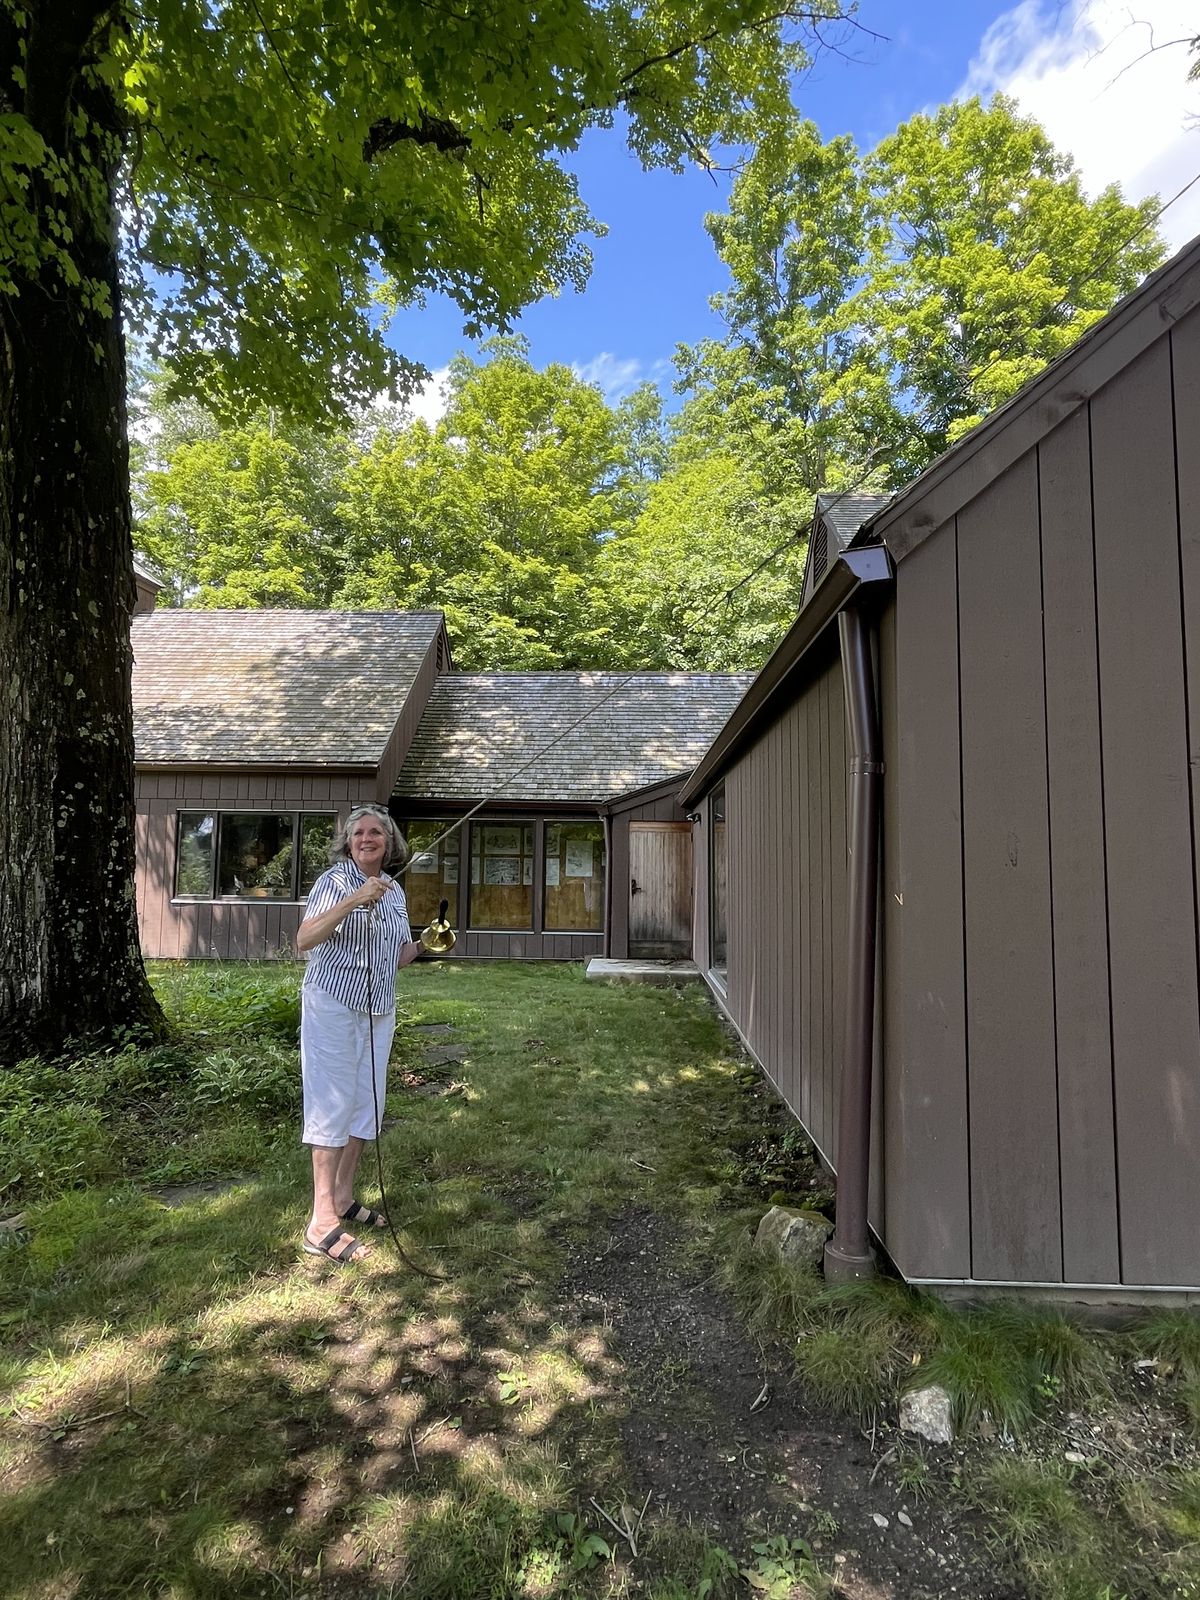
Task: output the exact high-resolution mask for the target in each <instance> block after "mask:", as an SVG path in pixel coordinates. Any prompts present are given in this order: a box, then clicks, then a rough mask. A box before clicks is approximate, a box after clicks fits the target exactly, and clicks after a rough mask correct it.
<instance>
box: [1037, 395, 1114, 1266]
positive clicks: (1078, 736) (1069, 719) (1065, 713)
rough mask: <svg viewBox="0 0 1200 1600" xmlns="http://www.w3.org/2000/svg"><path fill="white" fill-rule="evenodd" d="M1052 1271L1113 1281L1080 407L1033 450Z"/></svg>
mask: <svg viewBox="0 0 1200 1600" xmlns="http://www.w3.org/2000/svg"><path fill="white" fill-rule="evenodd" d="M1038 461H1039V478H1040V486H1041V525H1042V594H1043V603H1044V613H1045V649H1046V751H1047V757H1048V779H1049V794H1050V881H1051V890H1052V896H1053V908H1054V1002H1055V1038H1056V1043H1057V1051H1058V1115H1059V1155H1060V1162H1061V1176H1062V1253H1063V1277H1064V1278H1065V1279H1066V1280H1067V1282H1069V1283H1118V1282H1119V1281H1120V1277H1121V1260H1120V1250H1119V1247H1118V1236H1117V1178H1116V1147H1115V1143H1114V1129H1113V1093H1112V1032H1111V1025H1110V1018H1109V992H1108V938H1107V920H1108V914H1107V906H1106V902H1105V888H1104V792H1103V786H1102V773H1101V760H1100V697H1099V683H1098V679H1097V661H1096V585H1095V562H1094V553H1093V548H1092V484H1091V445H1090V440H1089V435H1088V415H1087V411H1086V410H1081V411H1078V412H1076V413H1075V415H1074V416H1073V417H1071V418H1070V419H1069V420H1068V421H1067V422H1065V423H1063V424H1062V426H1061V427H1059V428H1057V429H1056V430H1055V431H1054V432H1053V433H1052V434H1051V435H1050V436H1049V438H1047V439H1045V440H1043V441H1042V444H1041V446H1040V448H1039V452H1038Z"/></svg>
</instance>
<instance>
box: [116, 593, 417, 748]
mask: <svg viewBox="0 0 1200 1600" xmlns="http://www.w3.org/2000/svg"><path fill="white" fill-rule="evenodd" d="M442 626H443V624H442V615H441V612H438V611H409V612H401V611H203V610H197V611H174V610H158V611H153V612H150V613H148V614H147V615H145V616H141V617H135V618H134V619H133V628H132V635H133V655H134V669H133V718H134V750H135V758H136V760H138V761H139V762H151V763H156V764H165V763H169V764H172V765H176V764H192V763H195V764H199V765H221V766H286V765H295V764H302V765H305V766H319V765H331V766H361V767H377V766H378V765H379V763H380V761H381V759H382V757H383V753H384V749H385V747H386V745H387V742H388V740H389V738H390V737H391V734H392V731H393V729H394V728H395V726H396V721H397V718H398V717H399V716H400V713H401V711H402V710H403V708H404V703H405V700H406V699H407V697H408V695H409V692H410V691H411V689H412V687H413V684H414V682H415V681H416V677H417V674H418V672H419V671H420V668H421V666H422V664H423V663H424V661H425V659H426V657H427V656H428V655H429V652H430V650H431V649H433V648H434V647H435V646H436V642H437V640H438V637H439V635H440V634H441V632H442Z"/></svg>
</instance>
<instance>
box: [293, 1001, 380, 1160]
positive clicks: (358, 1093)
mask: <svg viewBox="0 0 1200 1600" xmlns="http://www.w3.org/2000/svg"><path fill="white" fill-rule="evenodd" d="M368 1023H370V1024H371V1025H373V1031H374V1034H375V1094H376V1096H377V1097H378V1102H379V1115H380V1116H381V1117H382V1116H383V1102H384V1096H385V1094H386V1092H387V1064H388V1054H389V1052H390V1050H391V1048H392V1034H393V1033H394V1032H395V1030H396V1013H395V1012H394V1011H389V1012H387V1013H385V1014H384V1015H382V1016H375V1017H371V1018H368V1016H367V1013H366V1012H365V1011H352V1010H351V1009H350V1007H349V1006H344V1005H343V1004H342V1002H341V1001H340V1000H335V999H334V998H333V996H332V995H330V994H326V993H325V991H324V989H317V988H315V987H314V986H313V985H311V984H309V985H306V986H305V987H304V988H303V989H301V991H300V1071H301V1076H302V1077H303V1080H304V1132H303V1135H302V1138H303V1142H304V1143H305V1144H316V1145H324V1146H325V1147H326V1148H331V1149H340V1148H341V1147H342V1146H343V1145H345V1144H346V1142H347V1140H349V1139H374V1138H377V1137H378V1134H379V1128H378V1126H377V1125H376V1122H375V1100H374V1098H373V1097H372V1094H371V1028H370V1027H368Z"/></svg>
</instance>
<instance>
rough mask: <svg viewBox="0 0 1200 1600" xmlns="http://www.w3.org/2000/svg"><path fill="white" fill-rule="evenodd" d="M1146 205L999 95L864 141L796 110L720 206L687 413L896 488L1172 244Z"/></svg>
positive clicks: (689, 373) (840, 478)
mask: <svg viewBox="0 0 1200 1600" xmlns="http://www.w3.org/2000/svg"><path fill="white" fill-rule="evenodd" d="M1155 211H1156V203H1155V202H1154V201H1153V200H1147V201H1145V202H1143V203H1142V204H1140V205H1137V206H1130V205H1127V204H1126V203H1125V202H1124V201H1123V200H1122V199H1121V196H1120V194H1119V192H1118V191H1117V190H1116V189H1115V188H1114V187H1110V188H1108V189H1105V190H1104V191H1103V193H1102V194H1100V195H1099V196H1098V197H1097V198H1096V199H1094V200H1089V199H1088V198H1087V196H1086V195H1085V194H1084V192H1083V189H1082V185H1081V183H1080V179H1079V175H1078V173H1077V171H1076V170H1075V167H1074V164H1073V163H1072V161H1071V160H1070V158H1069V157H1068V156H1065V155H1063V154H1062V153H1061V152H1059V151H1057V150H1056V149H1055V148H1054V146H1053V145H1052V144H1051V142H1050V141H1049V139H1048V138H1047V137H1046V135H1045V133H1044V132H1043V130H1042V129H1041V128H1040V127H1039V125H1038V124H1037V123H1036V122H1034V121H1032V120H1031V119H1029V118H1025V117H1022V116H1021V115H1020V114H1019V113H1018V111H1017V108H1016V106H1015V105H1014V104H1013V102H1012V101H1010V100H1007V99H1005V98H1004V97H1002V96H998V97H997V98H996V99H995V100H993V101H992V103H991V104H990V105H987V106H984V105H983V104H981V102H980V101H978V100H970V101H967V102H964V103H961V104H955V105H950V106H944V107H942V108H941V109H940V110H938V111H937V112H936V113H934V114H933V115H930V116H925V115H922V116H917V117H914V118H912V119H911V120H910V121H909V122H907V123H905V124H903V125H902V126H901V127H900V128H899V129H897V131H896V132H895V133H894V134H893V135H891V136H890V137H889V138H887V139H885V140H884V141H883V142H882V143H881V144H880V145H879V146H878V147H877V148H876V149H875V150H874V151H873V152H871V153H870V154H869V155H867V156H865V157H864V156H862V155H860V154H858V153H857V152H856V151H855V149H854V147H853V145H852V143H851V142H850V141H849V140H848V139H844V138H843V139H835V140H832V141H831V142H829V143H827V144H822V143H821V141H820V138H819V135H818V133H817V130H816V129H815V128H814V127H813V125H812V124H811V123H807V122H803V121H801V120H800V119H798V118H794V119H793V121H792V123H791V125H790V126H789V127H787V128H776V129H774V130H772V131H771V132H770V133H769V134H768V135H767V136H766V137H765V138H764V139H763V140H762V141H761V142H760V144H759V146H758V148H757V150H756V151H755V153H754V155H753V156H752V158H751V160H750V161H749V163H748V164H747V167H746V169H745V170H744V172H743V173H742V174H741V175H740V176H739V178H738V180H737V182H736V183H735V185H734V189H733V194H732V197H731V203H730V208H729V210H728V212H726V213H723V214H720V215H716V216H713V217H710V218H709V222H708V227H709V232H710V234H711V235H712V238H713V241H714V244H715V245H716V247H717V250H718V253H719V254H720V256H721V259H722V260H723V261H724V263H725V265H726V267H727V268H728V270H729V274H730V284H729V287H728V289H727V290H726V291H725V292H724V293H723V294H721V295H719V296H718V297H717V300H716V306H717V309H718V310H720V312H721V313H722V315H723V316H724V318H725V321H726V324H727V328H728V332H727V334H726V335H725V337H724V338H723V339H722V340H720V341H713V342H710V343H709V344H706V345H702V346H700V347H698V348H697V349H694V350H685V351H683V352H681V355H680V374H681V382H682V384H683V386H684V387H685V388H686V389H687V390H688V391H689V394H690V395H691V397H692V398H691V401H690V404H691V407H692V410H693V415H694V418H695V420H696V423H697V425H698V427H699V428H700V429H701V430H703V427H704V419H705V418H706V417H707V418H708V419H709V421H710V424H711V428H712V429H714V430H715V431H716V432H717V434H718V435H719V436H720V437H721V438H722V439H724V438H726V437H727V436H728V434H729V432H730V430H731V429H734V428H737V429H740V431H741V433H742V435H743V438H744V439H745V440H746V441H747V446H748V448H750V449H752V450H754V451H755V452H757V454H758V455H759V456H760V457H761V458H763V460H764V461H765V462H767V463H768V464H769V462H770V460H771V458H772V457H774V458H775V459H776V460H781V461H782V462H783V463H785V464H790V466H791V471H792V474H793V476H794V477H798V478H799V480H800V481H801V482H802V483H803V484H804V485H805V486H806V487H807V488H809V489H810V490H816V489H818V488H821V487H825V486H829V487H833V488H843V487H848V486H849V485H850V484H851V483H852V484H854V485H855V486H856V487H859V488H864V489H869V488H873V487H883V486H887V487H895V486H897V485H898V484H900V483H903V482H905V481H906V480H907V479H908V478H909V477H911V476H912V475H913V474H914V473H915V472H917V471H919V470H920V469H921V468H922V467H923V466H925V465H926V464H927V463H928V462H929V461H930V460H931V459H932V458H933V457H934V456H936V455H938V454H940V453H941V451H943V450H944V449H945V448H946V447H947V446H948V445H949V444H951V443H952V442H953V441H954V440H955V439H956V438H958V437H960V436H961V434H962V433H964V432H965V431H966V430H967V429H968V428H970V427H971V426H973V424H974V423H975V422H977V421H978V420H979V419H980V417H981V416H983V415H986V413H987V412H988V411H990V410H992V409H993V408H994V407H995V406H997V405H999V404H1000V403H1002V402H1003V401H1004V400H1006V399H1008V398H1009V396H1010V395H1012V394H1014V393H1015V392H1016V390H1017V389H1019V388H1020V387H1021V386H1022V384H1024V383H1025V382H1026V381H1027V380H1028V379H1029V378H1030V377H1032V376H1033V375H1034V374H1035V373H1036V372H1037V371H1039V370H1040V369H1041V368H1042V367H1043V366H1044V365H1045V364H1046V363H1047V362H1048V361H1051V360H1053V359H1054V357H1055V356H1057V355H1059V354H1061V352H1062V351H1064V350H1065V349H1067V348H1068V347H1069V346H1070V345H1071V344H1073V343H1074V342H1075V340H1076V339H1078V338H1079V336H1080V335H1081V334H1082V333H1084V332H1085V331H1086V330H1087V329H1088V328H1089V327H1090V326H1091V325H1092V324H1093V323H1094V322H1096V321H1097V320H1099V318H1100V317H1102V316H1103V315H1104V314H1105V312H1106V311H1107V310H1109V309H1110V307H1111V306H1112V305H1113V304H1114V303H1115V301H1116V300H1118V299H1119V298H1120V297H1121V296H1122V295H1124V294H1126V293H1128V292H1129V291H1130V290H1131V289H1133V288H1134V287H1136V285H1137V284H1138V283H1139V282H1140V281H1141V279H1142V278H1143V277H1144V275H1145V274H1146V272H1148V271H1149V270H1150V269H1151V268H1152V267H1154V266H1156V265H1157V264H1158V263H1159V262H1160V261H1161V260H1162V259H1163V256H1164V254H1165V249H1164V245H1163V242H1162V239H1161V236H1160V235H1159V234H1158V232H1157V231H1156V230H1155V229H1154V227H1153V226H1152V222H1153V216H1154V213H1155ZM767 476H768V479H771V478H772V477H774V478H775V479H776V480H777V479H778V476H779V474H778V471H777V470H776V471H775V472H771V471H770V470H768V472H767Z"/></svg>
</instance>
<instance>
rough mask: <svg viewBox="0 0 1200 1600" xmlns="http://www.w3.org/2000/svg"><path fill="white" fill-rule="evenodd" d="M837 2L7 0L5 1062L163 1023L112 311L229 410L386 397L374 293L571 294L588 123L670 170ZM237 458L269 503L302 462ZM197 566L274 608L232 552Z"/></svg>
mask: <svg viewBox="0 0 1200 1600" xmlns="http://www.w3.org/2000/svg"><path fill="white" fill-rule="evenodd" d="M835 4H836V0H807V3H806V4H804V5H803V6H802V7H799V8H796V9H793V8H792V7H791V6H790V5H787V4H785V5H784V6H782V7H781V6H779V5H778V4H776V3H771V0H654V3H652V4H649V5H643V4H630V3H628V0H548V3H547V4H545V5H541V6H539V7H538V8H537V9H536V11H532V10H530V9H529V8H528V7H523V6H520V5H517V4H516V3H515V0H495V3H494V4H491V5H489V6H488V7H485V8H478V7H474V6H467V5H460V4H457V3H455V0H422V3H420V4H408V3H397V0H287V3H286V4H284V3H283V0H139V4H138V5H137V6H134V5H133V4H132V0H115V3H114V0H0V323H2V326H3V332H4V337H5V347H6V351H7V352H8V360H7V362H6V364H5V365H4V367H3V369H2V370H0V426H2V427H3V431H4V438H5V441H6V449H5V451H4V452H3V455H2V456H0V652H2V653H3V657H4V660H5V664H6V668H7V670H8V673H9V683H8V694H7V698H6V699H5V700H4V702H3V704H2V705H0V776H2V777H3V778H4V780H5V789H6V792H7V793H9V794H12V795H17V796H19V797H20V803H19V804H15V803H14V804H12V805H10V806H9V807H7V808H6V810H5V813H4V815H3V816H2V817H0V891H2V892H0V952H2V953H0V1057H2V1056H7V1055H11V1054H13V1053H14V1052H18V1051H20V1050H22V1049H30V1048H34V1047H36V1046H39V1045H43V1044H45V1045H49V1046H54V1045H55V1044H56V1042H57V1043H61V1041H62V1040H63V1039H64V1038H66V1037H68V1036H70V1035H71V1034H72V1033H79V1032H96V1033H100V1034H104V1033H108V1034H110V1035H111V1034H112V1032H113V1031H114V1030H116V1029H119V1028H123V1027H125V1026H127V1025H129V1023H130V1022H141V1023H144V1024H146V1025H148V1026H154V1025H156V1008H155V1006H154V1003H153V1001H152V998H151V996H150V993H149V989H148V986H147V985H146V983H145V980H144V975H143V974H142V971H141V966H140V961H139V958H138V955H137V936H136V923H135V917H134V910H133V904H132V885H133V788H132V784H133V778H132V759H131V758H132V724H131V711H130V698H129V677H130V656H129V642H128V637H127V607H128V602H129V596H130V589H131V577H130V508H129V484H128V441H127V435H126V427H125V400H124V348H123V339H122V312H123V310H124V311H125V312H126V313H127V314H128V315H129V317H130V320H131V321H132V323H133V324H134V325H135V326H136V327H137V328H138V329H139V330H140V332H141V333H142V335H143V336H144V337H145V339H146V340H147V343H148V345H149V347H150V349H151V350H152V351H153V353H154V354H155V355H156V356H157V357H158V358H160V359H162V358H168V359H169V370H170V373H171V382H172V384H173V386H174V390H175V392H176V393H177V394H178V395H181V396H182V395H192V396H195V397H198V398H200V399H201V400H203V401H204V403H205V404H206V405H207V406H208V408H209V409H210V410H211V411H213V413H214V414H216V415H217V416H219V417H220V418H221V419H222V420H223V421H238V422H245V421H246V420H247V419H249V418H252V417H254V415H255V414H256V413H257V412H259V411H261V410H262V409H264V408H268V407H270V406H271V405H273V404H275V405H281V406H286V407H287V408H288V409H289V410H290V411H292V412H293V413H294V414H295V415H297V416H298V417H303V418H305V419H307V420H310V421H311V420H328V419H329V418H332V417H336V416H338V415H340V414H342V413H343V412H344V411H345V409H346V408H347V407H348V406H350V405H352V404H356V403H362V402H365V401H366V400H367V399H369V398H370V397H372V396H373V395H376V394H378V393H379V392H380V391H383V390H389V391H391V392H393V393H395V394H397V395H401V396H402V395H403V394H404V393H405V392H406V390H407V389H409V388H411V386H412V384H413V382H414V381H415V379H416V378H417V377H418V376H419V375H420V373H419V369H418V368H417V366H416V365H415V364H414V363H412V362H411V361H407V360H405V358H404V357H403V356H400V355H395V354H393V353H392V352H390V351H389V349H388V347H387V346H386V344H385V343H384V341H383V339H382V338H381V329H382V326H383V323H384V321H385V320H386V317H387V313H388V311H389V309H391V308H394V307H396V306H398V305H402V304H413V303H418V302H419V301H420V299H421V297H422V296H423V295H425V294H428V293H430V292H433V291H441V292H444V293H446V294H447V295H449V296H450V298H451V299H452V300H453V301H454V302H455V303H456V304H457V305H458V306H459V308H460V310H461V312H462V315H463V319H464V327H465V329H466V331H467V332H468V333H477V332H479V331H482V330H483V329H485V328H498V329H500V330H503V329H505V327H506V325H507V324H508V323H509V322H510V321H511V319H512V318H513V317H514V315H515V314H516V312H517V311H518V310H519V309H520V308H521V307H522V306H523V305H525V304H527V303H528V302H529V301H531V300H533V299H536V298H537V297H538V296H540V295H543V294H547V293H552V292H554V291H556V290H559V289H562V288H565V287H568V286H572V285H575V286H578V285H579V284H580V283H581V282H582V281H583V279H584V277H585V276H586V272H587V267H588V248H587V239H588V236H589V234H593V233H594V232H595V231H596V229H597V227H598V224H597V223H596V222H595V221H594V220H593V219H592V218H591V217H590V216H589V214H588V212H587V210H586V208H585V207H584V205H583V204H582V202H581V200H580V198H579V194H578V190H577V186H576V183H575V180H574V177H573V176H572V174H571V172H570V169H569V159H570V153H571V151H572V150H573V149H574V147H575V146H576V145H577V144H578V141H579V139H580V137H581V135H582V133H583V132H584V131H585V129H587V128H589V127H595V126H605V125H611V124H612V123H613V122H614V121H615V120H616V118H617V117H618V116H620V117H622V118H623V119H624V121H625V124H626V127H627V137H628V139H629V142H630V144H631V145H632V147H633V148H634V150H635V151H636V152H637V154H638V155H639V156H640V157H641V158H642V159H643V161H644V162H646V163H647V164H654V163H659V164H666V165H669V166H676V167H678V166H681V165H682V163H683V162H684V161H685V160H694V159H704V152H705V151H706V150H707V149H708V148H709V147H710V146H714V145H717V144H719V143H721V142H723V141H730V140H733V141H741V140H743V139H746V138H748V137H749V135H750V134H751V132H752V130H753V129H755V128H757V127H761V126H764V125H768V124H769V123H770V122H772V121H773V120H774V119H775V118H777V117H778V116H780V115H782V114H783V113H784V111H785V109H786V106H787V104H788V94H789V87H790V83H791V81H792V78H793V74H794V73H795V71H796V69H797V68H798V67H800V66H801V65H802V64H803V62H804V61H805V59H806V55H805V43H806V41H807V42H808V43H811V42H812V40H813V38H814V36H815V33H814V31H815V30H816V29H817V28H819V26H820V25H821V24H822V23H823V22H824V21H826V20H828V18H829V17H830V16H832V15H833V12H834V6H835ZM242 447H243V448H245V449H247V450H248V451H250V453H251V455H252V456H253V461H254V474H255V477H256V480H257V484H258V487H257V488H256V489H255V494H257V495H258V496H259V497H260V498H264V497H265V498H266V499H270V498H271V497H272V496H274V499H275V502H277V503H278V504H279V505H280V506H282V505H283V504H284V503H285V502H287V501H288V500H289V497H290V495H291V489H290V488H289V487H288V479H289V474H292V473H294V472H295V470H297V466H296V461H295V458H294V457H291V456H289V454H288V452H287V451H286V450H283V449H281V448H271V447H270V445H269V444H264V443H263V441H262V440H261V439H257V440H254V439H251V438H249V437H247V439H246V440H244V441H243V445H242ZM67 463H69V464H70V465H69V466H67V465H66V464H67ZM202 465H203V463H202V459H201V455H199V454H198V455H197V457H196V466H197V469H198V470H197V477H198V479H202V478H203V471H202V470H200V469H201V468H202ZM303 543H304V541H303V539H302V538H301V536H300V529H299V528H298V527H297V525H296V524H294V523H293V522H291V521H289V519H288V518H287V517H286V516H283V515H281V516H280V517H279V518H278V519H277V521H276V522H275V523H274V524H273V526H272V559H271V563H270V573H271V574H272V576H271V578H270V583H269V585H268V588H272V587H273V589H274V591H276V592H277V591H279V590H282V592H284V593H286V592H288V590H289V587H293V592H294V585H295V584H296V583H297V582H299V581H300V579H298V578H297V577H296V574H297V573H298V572H303V571H304V570H305V561H306V560H307V559H308V558H310V557H313V552H312V551H311V549H308V548H301V546H302V545H303ZM314 559H315V558H314ZM318 565H319V562H318ZM239 574H240V576H239ZM216 576H218V577H219V578H220V580H221V582H222V583H223V584H225V585H227V586H229V585H232V584H234V582H235V580H236V582H238V583H240V584H242V586H243V592H252V591H253V590H254V589H255V586H256V585H257V586H258V588H259V589H260V590H261V580H260V579H258V578H255V577H253V575H250V576H247V569H246V568H245V566H244V564H243V565H238V566H233V565H229V566H227V567H226V569H225V570H224V571H222V572H219V573H217V574H216ZM49 818H54V819H55V821H54V826H53V828H52V829H51V828H48V826H47V819H49Z"/></svg>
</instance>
